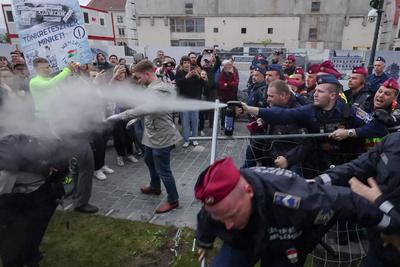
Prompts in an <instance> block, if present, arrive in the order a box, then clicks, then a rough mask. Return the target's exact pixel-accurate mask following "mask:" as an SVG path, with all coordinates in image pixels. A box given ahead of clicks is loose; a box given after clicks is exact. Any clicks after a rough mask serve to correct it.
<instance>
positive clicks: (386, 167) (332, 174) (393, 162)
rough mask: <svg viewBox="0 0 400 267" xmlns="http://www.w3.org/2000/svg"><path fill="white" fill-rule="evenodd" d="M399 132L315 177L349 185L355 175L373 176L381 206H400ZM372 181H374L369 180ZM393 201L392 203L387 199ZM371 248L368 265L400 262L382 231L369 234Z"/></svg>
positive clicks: (388, 209)
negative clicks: (381, 234) (356, 156)
mask: <svg viewBox="0 0 400 267" xmlns="http://www.w3.org/2000/svg"><path fill="white" fill-rule="evenodd" d="M399 161H400V133H398V132H397V133H393V134H390V135H388V136H387V137H386V138H385V139H384V141H382V142H381V143H379V144H377V145H376V146H375V147H374V148H373V149H371V150H369V151H368V152H366V153H364V154H362V155H361V156H360V157H359V158H357V159H354V160H352V161H350V162H348V163H345V164H343V165H339V166H336V167H335V168H333V169H330V170H327V171H326V172H325V173H323V174H321V175H320V176H318V177H316V178H315V181H316V182H317V183H320V184H329V185H331V184H332V185H341V186H347V185H348V181H349V180H350V179H351V178H352V177H357V178H358V179H359V180H360V181H361V182H362V183H365V184H367V181H368V178H370V177H374V178H375V180H376V183H377V185H378V186H379V187H380V189H381V190H382V192H383V196H384V197H382V198H380V199H378V200H377V204H378V206H379V207H380V208H381V209H383V210H386V211H390V210H391V209H392V208H393V207H396V209H397V211H399V207H400V169H399V167H398V162H399ZM369 183H371V182H369ZM386 200H389V201H390V202H392V204H391V205H389V204H385V201H386ZM369 239H370V244H371V245H370V250H369V252H368V256H367V259H366V261H367V262H366V263H365V264H366V265H365V266H400V255H399V253H398V252H397V251H396V250H395V249H394V248H390V247H388V248H384V246H383V241H382V240H381V239H380V232H379V231H371V232H370V235H369ZM368 261H371V262H372V261H378V262H380V265H371V264H368Z"/></svg>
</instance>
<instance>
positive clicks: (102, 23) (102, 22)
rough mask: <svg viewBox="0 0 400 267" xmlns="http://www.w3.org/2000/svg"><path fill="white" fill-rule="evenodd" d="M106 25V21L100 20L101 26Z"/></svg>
mask: <svg viewBox="0 0 400 267" xmlns="http://www.w3.org/2000/svg"><path fill="white" fill-rule="evenodd" d="M104 24H105V23H104V19H103V18H101V19H100V25H101V26H104Z"/></svg>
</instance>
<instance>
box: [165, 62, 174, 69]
mask: <svg viewBox="0 0 400 267" xmlns="http://www.w3.org/2000/svg"><path fill="white" fill-rule="evenodd" d="M163 67H173V68H175V63H174V62H164V63H163Z"/></svg>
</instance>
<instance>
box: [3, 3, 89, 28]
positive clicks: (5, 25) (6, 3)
mask: <svg viewBox="0 0 400 267" xmlns="http://www.w3.org/2000/svg"><path fill="white" fill-rule="evenodd" d="M89 1H90V0H79V3H80V4H81V5H86V4H87V3H89ZM1 4H11V0H0V5H1ZM5 27H6V25H5V23H4V17H3V12H0V28H5Z"/></svg>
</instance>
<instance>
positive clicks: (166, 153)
mask: <svg viewBox="0 0 400 267" xmlns="http://www.w3.org/2000/svg"><path fill="white" fill-rule="evenodd" d="M172 148H173V146H169V147H165V148H151V147H148V146H145V150H144V162H145V163H146V165H147V167H148V168H149V171H150V178H151V180H150V186H151V187H152V188H154V189H161V180H162V182H163V184H164V186H165V189H166V190H167V194H168V202H170V203H173V202H176V201H178V199H179V196H178V191H177V190H176V184H175V179H174V176H173V174H172V171H171V164H170V162H171V150H172Z"/></svg>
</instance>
